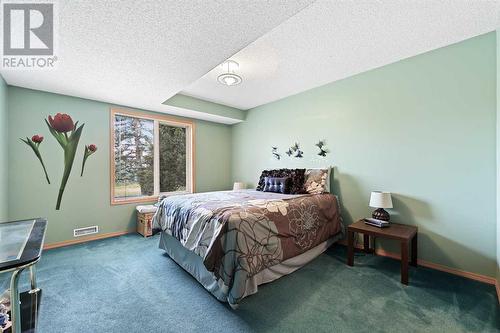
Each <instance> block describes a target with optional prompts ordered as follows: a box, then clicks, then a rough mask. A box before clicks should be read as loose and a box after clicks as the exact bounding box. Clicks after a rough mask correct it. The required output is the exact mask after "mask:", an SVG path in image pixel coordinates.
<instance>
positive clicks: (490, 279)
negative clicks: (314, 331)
mask: <svg viewBox="0 0 500 333" xmlns="http://www.w3.org/2000/svg"><path fill="white" fill-rule="evenodd" d="M339 244H341V245H346V241H345V240H341V241H339ZM355 248H356V249H358V250H362V249H363V247H362V246H361V245H358V244H356V245H355ZM375 254H377V255H379V256H382V257H388V258H392V259H397V260H401V256H400V255H399V254H397V253H393V252H388V251H385V250H383V249H376V250H375ZM417 264H418V265H419V266H423V267H427V268H431V269H435V270H438V271H442V272H446V273H450V274H454V275H458V276H462V277H465V278H468V279H471V280H476V281H480V282H483V283H487V284H491V285H496V286H497V293H498V295H499V301H500V293H499V287H498V283H497V280H496V279H495V278H493V277H491V276H486V275H482V274H477V273H472V272H467V271H463V270H460V269H456V268H451V267H448V266H445V265H441V264H436V263H433V262H430V261H426V260H422V259H417Z"/></svg>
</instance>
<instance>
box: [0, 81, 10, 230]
mask: <svg viewBox="0 0 500 333" xmlns="http://www.w3.org/2000/svg"><path fill="white" fill-rule="evenodd" d="M7 133H8V126H7V85H6V84H5V81H4V80H3V78H2V77H1V76H0V222H2V221H4V220H7V217H8V209H7V207H8V197H7V195H8V193H9V191H8V184H7V179H8V175H7V172H8V163H7V152H8V142H7Z"/></svg>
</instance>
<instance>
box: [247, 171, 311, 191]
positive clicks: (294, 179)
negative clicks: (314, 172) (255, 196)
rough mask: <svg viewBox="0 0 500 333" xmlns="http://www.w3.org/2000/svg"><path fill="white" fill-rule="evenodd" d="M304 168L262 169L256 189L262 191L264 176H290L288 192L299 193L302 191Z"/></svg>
mask: <svg viewBox="0 0 500 333" xmlns="http://www.w3.org/2000/svg"><path fill="white" fill-rule="evenodd" d="M305 172H306V169H275V170H264V171H262V174H261V175H260V179H259V184H258V185H257V188H256V190H257V191H263V190H264V186H265V178H266V177H289V178H290V193H291V194H299V193H305V192H304V181H305V176H304V174H305Z"/></svg>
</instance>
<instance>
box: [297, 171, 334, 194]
mask: <svg viewBox="0 0 500 333" xmlns="http://www.w3.org/2000/svg"><path fill="white" fill-rule="evenodd" d="M330 171H331V168H316V169H306V172H305V181H304V189H305V191H306V192H307V193H310V194H319V193H329V192H330Z"/></svg>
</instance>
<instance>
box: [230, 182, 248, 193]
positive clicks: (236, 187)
mask: <svg viewBox="0 0 500 333" xmlns="http://www.w3.org/2000/svg"><path fill="white" fill-rule="evenodd" d="M244 189H245V183H242V182H235V183H234V185H233V191H237V190H244Z"/></svg>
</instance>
